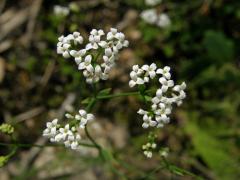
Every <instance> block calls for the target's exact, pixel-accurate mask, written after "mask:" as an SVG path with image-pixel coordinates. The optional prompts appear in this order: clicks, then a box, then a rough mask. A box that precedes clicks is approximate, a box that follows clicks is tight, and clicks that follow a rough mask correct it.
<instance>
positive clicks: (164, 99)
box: [129, 63, 186, 128]
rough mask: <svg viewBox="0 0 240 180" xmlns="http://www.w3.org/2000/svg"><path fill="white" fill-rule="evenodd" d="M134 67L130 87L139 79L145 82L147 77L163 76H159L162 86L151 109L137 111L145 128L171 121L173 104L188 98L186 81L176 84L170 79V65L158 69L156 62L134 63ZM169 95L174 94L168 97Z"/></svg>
mask: <svg viewBox="0 0 240 180" xmlns="http://www.w3.org/2000/svg"><path fill="white" fill-rule="evenodd" d="M132 69H133V70H132V71H131V73H130V78H131V80H130V81H129V86H130V87H133V86H135V85H136V84H139V82H137V81H140V83H143V84H144V83H145V82H146V78H148V79H149V78H151V79H154V78H155V77H156V76H157V75H160V76H161V77H160V78H159V82H160V85H161V87H160V88H158V89H157V90H156V95H155V97H152V98H151V102H152V104H151V106H150V110H148V111H146V110H143V109H139V110H138V112H137V113H138V114H140V115H142V116H143V124H142V127H143V128H149V127H157V128H161V127H163V126H164V125H165V124H168V123H169V122H170V118H169V116H170V114H171V112H172V106H173V104H176V105H178V106H179V105H181V104H182V101H183V99H185V98H186V93H185V91H184V90H185V89H186V83H185V82H183V83H181V84H180V85H175V86H174V81H173V80H171V79H170V78H171V74H170V67H168V66H165V67H164V68H163V69H161V68H159V69H157V66H156V64H154V63H152V64H151V65H150V66H149V65H143V66H142V67H141V68H139V66H138V65H134V66H133V67H132ZM156 69H157V70H156ZM147 82H148V81H147ZM170 91H171V92H170ZM167 95H172V96H170V97H168V96H167Z"/></svg>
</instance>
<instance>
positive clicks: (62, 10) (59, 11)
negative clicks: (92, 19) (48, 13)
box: [53, 5, 69, 17]
mask: <svg viewBox="0 0 240 180" xmlns="http://www.w3.org/2000/svg"><path fill="white" fill-rule="evenodd" d="M53 11H54V14H55V15H56V16H63V17H65V16H67V15H68V14H69V8H68V7H63V6H59V5H55V6H54V10H53Z"/></svg>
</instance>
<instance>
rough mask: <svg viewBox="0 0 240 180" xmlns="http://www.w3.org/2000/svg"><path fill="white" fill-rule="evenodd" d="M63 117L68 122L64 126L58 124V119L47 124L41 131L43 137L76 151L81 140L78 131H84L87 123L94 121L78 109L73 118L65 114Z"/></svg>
mask: <svg viewBox="0 0 240 180" xmlns="http://www.w3.org/2000/svg"><path fill="white" fill-rule="evenodd" d="M65 117H66V118H67V119H68V120H69V121H70V122H69V123H67V124H66V125H64V126H63V125H61V124H59V123H58V119H54V120H53V121H52V122H47V123H46V126H47V128H46V129H45V130H44V131H43V136H46V137H48V138H49V139H50V141H51V142H59V143H63V144H64V145H65V146H66V147H69V148H71V149H73V150H78V149H80V144H79V143H80V140H81V136H80V135H79V133H78V130H80V129H84V128H85V126H86V124H87V123H88V122H90V121H92V120H94V115H93V114H90V113H87V112H86V111H85V110H83V109H80V110H79V113H78V114H76V115H75V116H73V115H71V114H69V113H67V114H65Z"/></svg>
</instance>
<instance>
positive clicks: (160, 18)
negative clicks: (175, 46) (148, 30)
mask: <svg viewBox="0 0 240 180" xmlns="http://www.w3.org/2000/svg"><path fill="white" fill-rule="evenodd" d="M140 16H141V18H142V19H143V20H144V21H145V22H147V23H149V24H152V25H157V26H158V27H161V28H167V27H169V26H170V25H171V20H170V18H169V16H168V15H167V14H166V13H160V14H158V13H157V10H156V9H147V10H144V11H143V12H142V13H141V15H140Z"/></svg>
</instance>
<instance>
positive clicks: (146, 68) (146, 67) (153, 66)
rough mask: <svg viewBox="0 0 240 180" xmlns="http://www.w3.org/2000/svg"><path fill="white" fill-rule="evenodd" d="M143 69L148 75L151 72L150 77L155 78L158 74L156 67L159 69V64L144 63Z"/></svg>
mask: <svg viewBox="0 0 240 180" xmlns="http://www.w3.org/2000/svg"><path fill="white" fill-rule="evenodd" d="M142 69H143V70H144V71H146V73H147V74H146V75H148V74H149V76H150V78H151V79H153V78H154V77H155V76H156V72H155V71H156V69H157V66H156V64H155V63H152V64H151V65H150V66H149V65H143V66H142Z"/></svg>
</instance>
